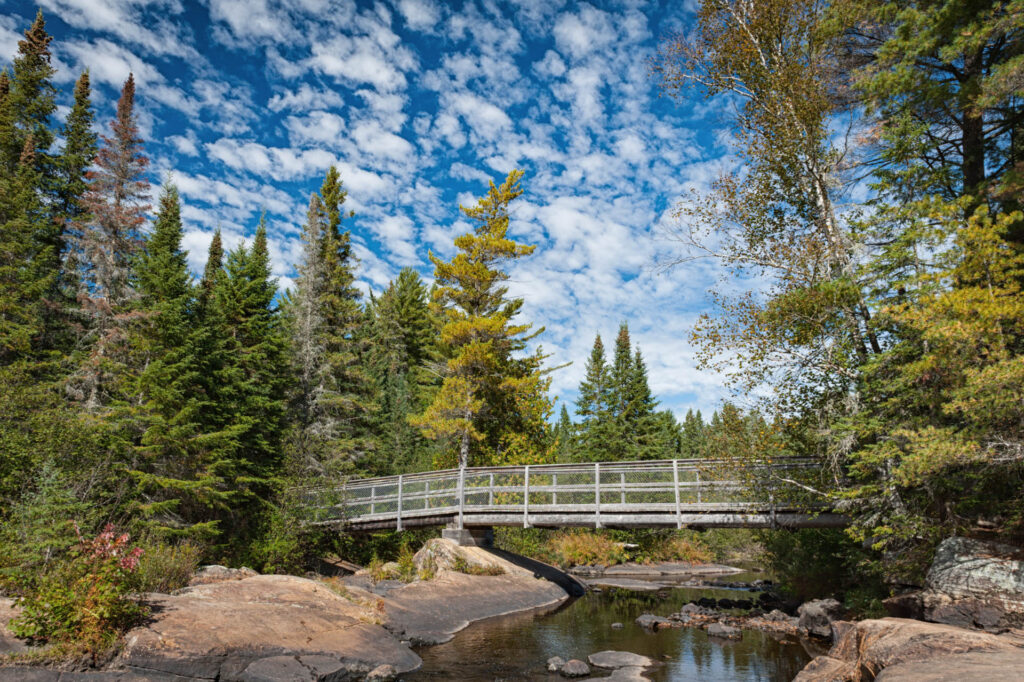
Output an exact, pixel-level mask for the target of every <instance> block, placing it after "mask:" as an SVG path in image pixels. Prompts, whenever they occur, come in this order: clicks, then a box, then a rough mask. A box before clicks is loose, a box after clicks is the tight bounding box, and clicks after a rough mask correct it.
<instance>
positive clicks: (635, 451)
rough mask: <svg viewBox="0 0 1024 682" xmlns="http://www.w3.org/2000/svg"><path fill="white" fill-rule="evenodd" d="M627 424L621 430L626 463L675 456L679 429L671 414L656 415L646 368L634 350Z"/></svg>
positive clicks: (655, 403)
mask: <svg viewBox="0 0 1024 682" xmlns="http://www.w3.org/2000/svg"><path fill="white" fill-rule="evenodd" d="M625 402H626V403H628V405H629V412H628V413H627V415H624V416H625V417H627V419H628V421H627V423H626V425H625V428H624V429H623V432H624V433H625V434H626V437H627V448H628V449H627V458H628V459H671V458H672V457H675V456H676V453H677V452H678V450H677V443H678V425H677V424H676V421H675V417H674V416H673V415H672V413H671V412H667V411H666V412H655V409H656V408H657V406H658V401H657V400H655V399H654V395H653V394H652V393H651V387H650V384H649V383H648V380H647V365H646V364H645V363H644V360H643V356H642V355H641V353H640V347H639V346H637V347H636V349H635V350H634V352H633V371H632V376H631V378H630V380H629V384H628V390H627V399H626V401H625Z"/></svg>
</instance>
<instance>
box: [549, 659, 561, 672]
mask: <svg viewBox="0 0 1024 682" xmlns="http://www.w3.org/2000/svg"><path fill="white" fill-rule="evenodd" d="M563 665H565V659H564V658H562V657H561V656H552V657H551V658H549V659H548V672H549V673H557V672H558V671H559V670H561V669H562V666H563Z"/></svg>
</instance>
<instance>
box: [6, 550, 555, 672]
mask: <svg viewBox="0 0 1024 682" xmlns="http://www.w3.org/2000/svg"><path fill="white" fill-rule="evenodd" d="M456 561H457V562H458V567H460V568H462V569H463V570H468V571H473V570H474V569H473V567H477V569H476V570H478V571H479V572H483V570H482V568H481V567H487V568H486V572H488V573H496V574H497V575H471V574H469V573H465V572H459V571H456V570H452V569H453V567H454V565H455V563H456ZM417 562H418V563H419V564H420V565H425V564H426V563H429V564H430V566H431V568H432V570H433V571H435V576H434V577H433V578H432V579H431V580H424V581H416V582H412V583H410V584H405V583H397V584H389V583H390V581H389V583H385V584H380V583H378V584H374V583H372V581H370V579H369V577H368V576H367V575H365V574H363V575H359V574H357V575H354V576H351V577H349V578H346V579H340V580H331V581H319V580H311V579H307V578H299V577H295V576H272V575H254V574H251V572H250V573H244V572H238V571H229V570H226V569H219V570H217V569H213V570H207V571H204V572H203V574H201V575H199V576H197V578H196V580H194V581H193V583H194V584H193V585H191V586H189V587H187V588H185V589H184V590H180V591H178V592H177V593H175V594H171V595H165V594H151V595H147V598H146V601H147V602H148V603H149V605H150V608H151V616H150V618H149V620H148V621H147V622H146V623H144V624H142V625H140V626H139V627H136V628H135V629H133V630H131V631H130V632H129V633H127V635H126V636H125V639H124V647H123V649H122V650H121V652H120V653H119V655H118V656H117V658H116V659H114V660H113V661H112V662H111V663H110V665H109V666H108V668H107V669H105V670H102V671H93V670H85V669H82V668H81V667H80V666H75V665H71V664H69V665H67V666H65V668H66V669H65V670H56V669H50V668H42V667H32V666H25V665H8V666H6V667H0V680H5V681H6V680H11V681H14V680H32V681H33V682H58V681H64V682H68V681H69V680H72V679H74V680H76V681H79V680H81V681H82V682H88V681H94V682H107V681H112V680H119V681H123V682H135V681H140V682H141V681H142V680H154V681H155V680H160V681H168V682H169V681H171V680H175V681H177V680H222V681H227V680H238V681H244V682H271V681H275V680H282V681H284V680H289V681H296V682H300V681H304V680H310V681H312V680H341V679H345V680H355V679H366V680H386V679H392V678H394V677H395V676H397V675H399V674H402V673H405V672H409V671H412V670H415V669H416V668H418V667H419V665H420V659H419V656H417V655H416V653H415V652H414V651H413V650H412V646H414V645H416V644H424V643H437V642H442V641H445V640H447V639H449V638H451V636H452V635H453V634H454V633H455V632H457V631H459V630H461V629H462V628H464V627H466V625H468V624H469V623H471V622H473V621H475V620H480V619H483V618H489V617H492V616H497V615H502V614H506V613H512V612H516V611H524V610H532V609H544V608H554V607H556V606H558V605H559V604H561V603H562V602H564V601H565V600H566V599H568V598H569V594H568V593H567V592H566V590H565V589H563V588H562V587H560V586H559V585H557V584H555V583H553V582H550V581H548V580H544V579H542V578H540V577H539V576H540V575H541V574H543V573H544V572H545V571H547V570H550V568H549V567H546V566H544V565H542V564H537V565H532V564H531V563H530V562H527V561H518V560H517V561H516V562H512V561H509V560H508V559H507V558H505V557H503V556H500V555H499V554H497V553H490V552H488V551H487V550H483V549H478V548H460V547H456V546H454V545H453V544H451V543H448V542H446V541H443V540H433V541H431V543H429V544H428V545H427V547H425V548H424V550H421V552H420V554H418V555H417ZM535 576H537V577H535ZM12 616H13V611H12V609H10V605H9V604H7V605H6V607H3V605H0V646H4V642H7V646H8V648H14V647H16V646H19V645H20V643H18V642H17V640H13V639H12V638H10V637H9V636H8V635H9V633H7V634H6V635H5V633H6V630H5V629H4V627H3V626H4V624H5V623H6V622H7V620H9V619H10V617H12ZM20 648H23V645H20ZM0 651H2V649H0Z"/></svg>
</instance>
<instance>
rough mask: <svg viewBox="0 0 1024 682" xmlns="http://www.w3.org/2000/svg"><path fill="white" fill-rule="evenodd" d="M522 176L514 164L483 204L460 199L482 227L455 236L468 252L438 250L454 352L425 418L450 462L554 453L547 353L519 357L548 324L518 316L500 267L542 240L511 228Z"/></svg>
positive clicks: (438, 298) (444, 336) (439, 292)
mask: <svg viewBox="0 0 1024 682" xmlns="http://www.w3.org/2000/svg"><path fill="white" fill-rule="evenodd" d="M522 175H523V174H522V171H519V170H513V171H511V172H510V173H509V174H508V177H507V178H506V179H505V182H503V183H502V185H501V187H495V185H494V183H493V182H492V183H491V186H490V191H489V192H488V193H487V195H485V196H483V197H481V198H480V199H479V200H478V201H477V203H476V205H474V206H471V207H468V208H467V207H461V209H462V213H463V215H465V216H466V218H468V219H470V220H471V221H473V222H474V223H476V227H475V228H474V229H473V231H471V232H468V233H466V234H463V235H460V236H459V237H456V239H455V246H456V248H457V249H458V250H459V253H458V254H456V256H455V257H454V258H453V259H452V260H451V261H444V260H441V259H440V258H438V257H437V256H435V255H434V254H433V253H431V254H430V260H431V262H433V263H434V277H435V279H436V280H437V283H438V287H437V288H436V289H435V290H434V293H433V299H434V306H435V308H436V310H437V311H438V313H439V314H441V315H443V317H444V327H443V329H442V331H441V341H442V343H444V344H446V345H447V346H448V347H449V348H450V350H451V354H452V357H451V359H450V360H449V361H448V363H447V367H446V368H445V377H444V383H443V384H442V386H441V390H440V391H439V392H438V394H437V396H436V397H435V399H434V402H433V403H432V404H431V405H430V407H429V408H427V410H426V412H425V413H424V414H423V415H422V416H421V417H419V418H418V419H417V420H416V423H417V424H418V425H419V426H421V427H422V428H423V429H424V433H425V434H426V435H427V437H429V438H433V439H436V440H438V441H439V442H441V443H443V444H444V446H446V447H447V448H448V450H447V458H446V460H445V463H446V464H449V465H450V464H451V463H455V464H457V465H458V466H468V465H469V464H470V463H472V462H474V461H475V462H507V463H512V462H513V461H515V460H519V462H518V463H522V462H524V461H525V462H530V461H543V460H545V459H548V457H549V454H550V453H548V452H547V441H548V434H547V427H546V420H547V414H548V413H549V412H550V411H551V404H550V401H548V399H547V395H546V392H547V384H548V383H549V380H547V379H545V378H542V376H541V374H540V365H541V361H542V359H543V356H541V355H539V354H537V355H534V356H531V357H527V358H522V359H516V358H515V357H514V356H513V354H514V353H515V352H517V351H520V350H522V349H523V347H524V346H525V343H526V341H527V340H529V339H530V338H533V337H534V336H536V335H537V334H539V333H540V332H541V331H543V329H541V330H538V331H536V332H533V333H532V334H531V333H529V332H530V329H531V327H532V325H530V324H522V323H520V324H517V323H515V322H514V321H513V320H514V319H515V317H516V316H517V315H518V313H519V311H520V309H521V308H522V306H523V300H522V299H520V298H509V297H508V295H507V294H508V288H507V287H506V286H504V284H503V283H504V282H505V281H506V280H508V277H509V276H508V273H506V272H505V271H503V270H501V269H500V267H501V265H503V264H504V263H506V262H510V261H512V260H515V259H518V258H522V257H524V256H528V255H529V254H531V253H533V250H534V249H535V248H536V247H535V246H531V245H525V244H519V243H517V242H515V241H514V240H512V239H509V238H508V237H507V233H508V227H509V205H510V204H511V203H512V201H514V200H515V199H516V198H517V197H519V196H520V195H521V194H522V192H523V191H522V189H521V188H520V186H519V179H520V178H521V177H522Z"/></svg>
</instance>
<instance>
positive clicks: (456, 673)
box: [404, 575, 811, 682]
mask: <svg viewBox="0 0 1024 682" xmlns="http://www.w3.org/2000/svg"><path fill="white" fill-rule="evenodd" d="M748 577H750V576H743V575H737V576H729V577H728V579H729V580H745V579H746V578H748ZM755 577H758V576H755ZM759 577H763V576H759ZM705 596H707V597H714V598H716V599H718V598H722V597H731V598H733V599H737V598H743V597H748V596H751V595H750V593H748V592H745V591H738V590H735V589H721V588H711V587H708V588H705V587H700V588H690V587H679V588H672V589H666V590H664V591H662V592H660V594H659V593H650V592H644V593H639V592H631V591H625V590H619V589H609V590H604V591H602V592H599V593H591V592H588V593H587V594H586V596H584V597H580V598H579V599H575V600H573V601H571V602H569V603H568V604H566V605H564V606H562V607H561V608H559V609H557V610H555V611H552V612H548V613H536V612H534V613H520V614H513V615H510V616H502V617H499V618H492V619H489V620H485V621H480V622H478V623H474V624H472V625H470V626H469V627H468V628H466V629H465V630H463V631H462V632H460V633H458V634H456V635H455V638H454V639H453V640H451V641H450V642H447V643H445V644H441V645H438V646H432V647H423V648H421V649H419V650H418V651H417V653H418V654H419V655H420V656H421V657H422V658H423V667H422V668H420V670H418V671H416V672H415V673H413V674H412V675H408V676H405V678H404V679H406V680H409V682H426V681H427V680H431V681H434V680H437V681H440V680H466V681H471V682H494V681H497V680H552V681H553V680H561V679H562V678H561V677H559V676H558V675H557V674H552V673H548V672H547V668H546V661H547V659H548V658H550V657H552V656H561V657H562V658H564V659H566V660H568V659H570V658H578V659H580V660H584V661H585V660H586V659H587V656H589V655H590V654H592V653H595V652H598V651H603V650H606V649H613V650H618V651H631V652H633V653H637V654H643V655H644V656H648V657H650V658H652V659H654V660H655V661H659V662H660V665H658V666H657V667H654V668H651V669H648V672H647V676H648V677H649V678H650V679H652V680H655V681H668V680H701V681H702V682H716V681H722V682H725V681H728V682H752V681H754V680H757V681H766V682H776V681H777V682H783V681H785V682H788V681H789V680H792V679H793V677H794V676H795V675H796V674H797V672H799V671H800V669H801V668H803V667H804V665H806V664H807V662H808V661H810V659H811V654H810V653H808V651H807V650H806V649H805V648H804V645H803V644H802V643H800V642H799V641H796V640H794V639H792V638H784V637H781V636H778V635H775V636H773V635H771V634H768V633H763V632H757V631H750V630H747V631H744V633H743V639H742V640H738V641H728V640H719V639H715V638H709V637H708V636H707V634H706V633H705V632H704V631H703V630H700V629H691V628H671V629H665V630H660V631H658V632H656V633H650V632H646V631H644V630H643V629H642V628H640V627H639V626H638V625H636V624H635V623H634V622H633V621H634V619H635V618H636V617H637V616H639V615H641V614H643V613H653V614H656V615H661V616H665V615H668V614H670V613H673V612H675V611H678V610H679V609H680V608H681V607H682V606H683V605H684V604H686V603H687V602H689V601H692V600H696V599H698V598H700V597H705ZM752 596H753V597H754V598H756V597H757V595H756V594H754V595H752ZM616 622H618V623H622V624H623V626H624V627H623V628H622V629H614V628H612V627H611V625H612V623H616ZM594 674H595V676H597V675H606V674H610V671H601V670H599V669H598V670H594Z"/></svg>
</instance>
